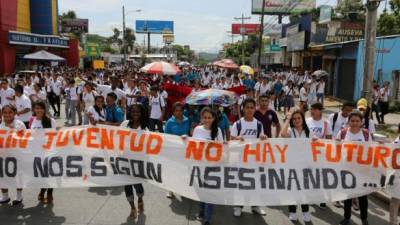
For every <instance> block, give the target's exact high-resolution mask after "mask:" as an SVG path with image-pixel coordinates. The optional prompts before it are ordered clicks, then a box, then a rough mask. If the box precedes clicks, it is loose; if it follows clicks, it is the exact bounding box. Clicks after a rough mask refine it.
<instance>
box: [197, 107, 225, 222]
mask: <svg viewBox="0 0 400 225" xmlns="http://www.w3.org/2000/svg"><path fill="white" fill-rule="evenodd" d="M200 116H201V125H199V126H197V127H195V128H194V130H193V135H192V137H193V138H194V139H199V140H207V141H219V142H223V141H224V138H223V136H222V131H221V129H220V128H219V127H218V119H217V114H216V113H215V112H214V111H212V109H211V108H209V107H205V108H203V110H202V111H201V113H200ZM213 212H214V205H213V204H209V203H204V202H200V213H199V215H198V218H199V219H202V220H203V224H210V222H211V217H212V214H213Z"/></svg>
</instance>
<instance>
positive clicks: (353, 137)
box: [336, 110, 372, 225]
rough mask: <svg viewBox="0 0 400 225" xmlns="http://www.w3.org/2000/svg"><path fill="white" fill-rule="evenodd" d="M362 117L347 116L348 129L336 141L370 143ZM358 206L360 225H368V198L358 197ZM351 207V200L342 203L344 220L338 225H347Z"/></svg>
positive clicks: (339, 134)
mask: <svg viewBox="0 0 400 225" xmlns="http://www.w3.org/2000/svg"><path fill="white" fill-rule="evenodd" d="M363 119H364V116H363V114H362V113H361V112H360V111H358V110H357V111H353V112H352V113H351V114H350V115H349V121H348V125H349V127H348V128H345V129H343V130H341V131H340V132H339V133H338V135H337V137H336V139H337V140H342V141H359V142H368V141H372V137H371V134H370V132H369V131H368V130H367V129H365V128H363ZM358 204H359V207H360V218H361V221H362V225H368V219H367V218H368V197H367V195H364V196H361V197H358ZM351 205H352V199H347V200H345V201H344V220H342V221H341V222H340V225H349V224H350V218H351Z"/></svg>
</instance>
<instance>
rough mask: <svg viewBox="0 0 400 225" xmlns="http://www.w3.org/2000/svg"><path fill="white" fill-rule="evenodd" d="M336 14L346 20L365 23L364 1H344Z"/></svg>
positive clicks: (336, 10) (337, 8)
mask: <svg viewBox="0 0 400 225" xmlns="http://www.w3.org/2000/svg"><path fill="white" fill-rule="evenodd" d="M335 12H336V14H338V17H339V18H341V19H344V20H351V21H365V8H364V4H363V1H362V0H342V1H341V2H340V3H339V5H338V6H337V7H336V9H335Z"/></svg>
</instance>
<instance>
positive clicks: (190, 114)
mask: <svg viewBox="0 0 400 225" xmlns="http://www.w3.org/2000/svg"><path fill="white" fill-rule="evenodd" d="M166 83H171V84H180V85H182V84H184V85H186V86H188V87H191V88H192V92H196V91H199V90H201V89H205V88H213V89H229V88H232V87H240V86H244V87H245V89H246V91H245V93H244V94H243V95H241V96H240V97H239V100H238V102H237V103H236V104H234V105H232V106H230V107H222V106H219V105H210V106H192V105H190V106H188V105H185V104H184V102H174V103H172V104H171V105H168V101H167V99H168V94H171V93H168V92H167V91H165V90H164V89H163V84H166ZM375 90H376V91H375V92H374V102H373V104H372V105H373V107H372V108H371V109H370V107H369V106H368V102H366V100H365V99H360V100H359V101H358V102H357V104H354V103H350V102H346V103H344V104H343V105H342V108H341V110H340V111H339V112H337V113H333V114H331V115H329V117H328V119H325V118H324V117H323V109H324V93H325V79H324V78H321V77H317V76H313V75H311V74H310V73H308V72H305V73H299V72H295V71H288V72H275V73H269V74H265V75H263V76H253V75H246V74H239V75H236V74H234V73H230V72H229V71H227V70H222V69H215V68H210V67H205V68H189V69H188V68H186V69H183V73H182V74H179V75H176V76H170V77H168V76H159V75H151V76H150V75H147V74H143V73H140V72H137V70H135V69H132V68H123V69H122V70H112V69H110V70H106V71H88V72H83V71H79V70H75V69H70V68H58V69H54V68H53V69H50V68H44V69H43V70H41V71H38V72H37V73H35V74H29V75H14V76H8V77H5V78H3V79H2V80H1V89H0V100H1V102H0V103H1V106H2V107H1V124H0V128H13V129H17V130H19V129H56V122H55V119H56V118H60V116H61V103H62V102H63V103H64V104H65V112H64V115H65V117H63V118H62V119H64V121H65V125H66V126H76V125H88V124H91V125H96V124H105V125H110V126H121V127H124V128H130V129H137V130H145V131H157V132H165V133H168V134H172V135H178V136H181V137H182V138H183V139H185V138H187V137H189V136H190V137H192V138H197V139H201V140H213V141H220V142H227V141H230V140H240V141H245V140H247V139H261V140H265V139H267V138H275V137H283V138H312V139H334V140H346V141H362V142H368V141H374V136H373V134H374V133H375V124H374V120H372V118H371V117H370V114H371V112H370V111H371V110H373V111H374V112H376V117H377V120H378V122H379V123H384V116H385V114H386V113H387V101H388V95H389V91H390V90H389V89H388V85H387V83H385V85H384V87H383V88H382V89H379V90H378V88H375ZM297 96H298V99H297ZM297 102H298V103H297ZM296 104H298V105H297V106H296ZM282 107H283V109H284V115H285V118H284V119H283V121H284V122H283V124H281V122H280V119H279V118H278V114H277V111H281V108H282ZM167 108H170V109H172V110H171V115H168V114H167ZM50 111H52V113H50ZM307 111H310V117H308V118H306V112H307ZM229 118H233V121H232V119H231V120H230V119H229ZM399 129H400V128H399ZM397 142H398V140H397ZM134 190H135V192H136V195H137V198H138V199H137V203H136V204H135V199H134ZM125 193H126V198H127V200H128V202H129V204H130V207H131V216H132V217H134V218H136V217H137V215H138V213H142V212H143V210H144V201H143V196H144V188H143V185H142V184H134V185H127V186H125ZM167 197H169V198H173V197H174V194H173V193H167ZM38 200H39V201H41V202H45V203H51V202H52V201H53V189H42V190H41V191H40V193H39V194H38ZM10 201H11V200H10V196H9V195H8V191H7V189H2V196H1V198H0V203H1V204H5V203H9V202H10ZM22 201H23V197H22V189H17V195H16V197H15V200H14V201H13V202H12V204H13V205H18V204H20V203H21V202H22ZM335 204H336V205H341V203H339V202H337V203H335ZM352 205H353V206H354V207H353V208H357V207H359V210H360V212H361V220H362V224H363V225H366V224H368V220H367V217H368V198H367V196H361V197H359V198H358V201H356V200H352V199H348V200H345V201H344V205H343V206H344V219H343V221H341V222H340V224H341V225H347V224H350V217H351V210H352ZM399 205H400V200H397V199H393V201H392V205H391V217H390V220H391V224H397V211H398V210H397V209H398V208H399ZM200 206H201V207H200V212H199V215H198V218H199V219H201V220H202V221H203V224H210V222H211V219H212V214H213V211H214V205H212V204H208V203H201V204H200ZM320 207H322V208H325V207H326V204H325V203H321V204H320ZM242 209H243V207H242V206H233V215H234V216H236V217H240V216H241V214H242ZM251 209H252V211H253V213H255V214H259V215H266V212H265V210H264V209H263V208H262V207H260V206H252V207H251ZM301 209H302V212H303V221H304V222H310V221H311V219H312V218H311V214H310V212H309V206H308V205H302V206H301ZM296 210H297V207H296V206H289V212H290V213H289V219H290V220H291V221H297V220H298V218H297V213H296Z"/></svg>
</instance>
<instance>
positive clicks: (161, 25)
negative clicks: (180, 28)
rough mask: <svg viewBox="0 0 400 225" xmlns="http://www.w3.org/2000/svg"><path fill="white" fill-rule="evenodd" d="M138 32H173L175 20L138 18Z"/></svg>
mask: <svg viewBox="0 0 400 225" xmlns="http://www.w3.org/2000/svg"><path fill="white" fill-rule="evenodd" d="M136 33H152V34H167V33H168V34H173V33H174V21H159V20H136Z"/></svg>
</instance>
